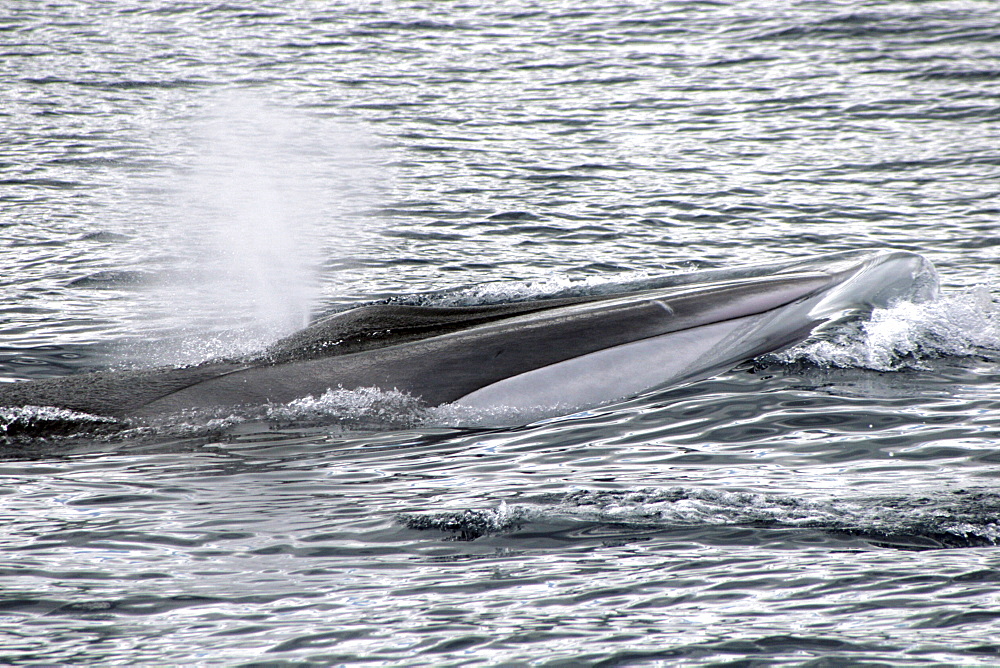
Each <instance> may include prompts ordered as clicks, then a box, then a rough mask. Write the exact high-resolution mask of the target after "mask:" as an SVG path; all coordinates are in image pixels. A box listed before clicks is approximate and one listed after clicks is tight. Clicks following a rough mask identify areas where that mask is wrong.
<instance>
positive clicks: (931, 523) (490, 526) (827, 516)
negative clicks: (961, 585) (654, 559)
mask: <svg viewBox="0 0 1000 668" xmlns="http://www.w3.org/2000/svg"><path fill="white" fill-rule="evenodd" d="M998 512H1000V495H997V494H994V493H991V492H985V491H969V490H955V491H951V492H946V493H942V494H939V495H935V496H934V497H933V498H930V497H907V496H895V497H892V496H884V497H874V498H858V499H836V498H834V499H825V500H806V499H800V498H795V497H792V496H783V495H777V494H760V493H751V492H727V491H718V490H699V489H685V488H672V489H650V488H645V489H638V490H633V491H586V490H584V491H575V492H571V493H568V494H565V495H561V496H556V497H553V498H551V499H543V500H539V501H536V502H534V503H519V504H508V503H506V502H501V503H500V504H499V506H497V507H496V508H492V509H462V510H458V511H445V512H436V513H435V512H432V513H404V514H401V515H399V516H398V518H397V519H398V521H399V522H400V523H401V524H402V525H404V526H406V527H407V528H410V529H415V530H421V531H426V530H434V531H442V532H445V533H448V534H451V536H452V538H453V539H456V540H475V539H476V538H480V537H483V536H488V535H493V534H506V533H512V532H515V531H518V530H521V529H524V528H530V525H531V524H541V523H545V524H552V523H556V524H559V523H569V524H613V525H624V526H631V527H635V528H643V529H647V530H650V531H657V530H663V529H677V528H704V527H755V528H767V529H802V530H819V531H825V532H836V533H847V534H851V535H858V536H861V537H864V538H867V539H869V540H871V541H873V542H876V543H895V544H894V545H893V546H895V547H906V548H910V549H919V548H933V547H959V546H977V545H994V544H996V543H998V542H1000V525H998V523H997V517H998Z"/></svg>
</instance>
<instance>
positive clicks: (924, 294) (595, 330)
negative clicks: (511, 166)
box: [0, 249, 938, 421]
mask: <svg viewBox="0 0 1000 668" xmlns="http://www.w3.org/2000/svg"><path fill="white" fill-rule="evenodd" d="M937 291H938V283H937V276H936V272H935V270H934V267H933V265H932V264H931V263H930V262H929V261H928V260H927V259H925V258H924V257H922V256H921V255H918V254H915V253H911V252H908V251H902V250H885V249H879V250H861V251H845V252H840V253H833V254H826V255H820V256H815V257H811V258H805V259H790V260H785V261H782V262H772V263H764V264H752V265H746V266H737V267H728V268H719V269H708V270H700V271H689V272H682V273H677V274H671V275H667V276H661V277H654V278H643V279H642V280H636V281H632V282H631V283H628V284H623V285H619V286H614V285H609V286H604V287H603V289H601V290H595V291H591V292H590V293H583V294H572V295H562V296H547V297H538V298H533V299H522V300H520V301H510V302H507V303H493V304H475V305H464V306H445V305H435V303H434V301H433V300H431V303H430V304H410V303H406V302H405V301H402V300H396V301H393V300H387V301H385V302H381V303H374V304H364V305H360V306H357V307H355V308H351V309H348V310H345V311H341V312H339V313H335V314H333V315H329V316H327V317H324V318H321V319H319V320H317V321H315V322H314V323H313V324H311V325H310V326H308V327H306V328H305V329H303V330H301V331H299V332H296V333H294V334H292V335H291V336H288V337H286V338H284V339H281V340H279V341H277V342H275V343H274V344H272V345H271V346H269V347H267V348H265V349H264V350H262V351H260V352H259V353H255V354H253V355H248V356H245V357H242V358H236V359H218V360H209V361H206V362H204V363H201V364H196V365H190V366H181V367H157V368H148V369H130V370H108V371H96V372H87V373H80V374H76V375H70V376H66V377H61V378H52V379H43V380H31V381H20V382H12V383H5V384H3V386H0V406H3V407H14V406H51V407H56V408H63V409H68V410H71V411H76V412H82V413H88V414H91V415H98V416H106V417H109V418H118V419H125V420H139V421H143V420H150V419H155V418H162V417H164V416H171V415H174V414H180V413H184V412H186V411H192V410H195V411H197V410H213V411H216V412H218V411H223V412H224V411H227V410H238V409H239V408H240V407H247V406H261V405H268V404H285V403H289V402H292V401H295V400H297V399H301V398H304V397H308V396H319V395H322V394H323V393H324V392H326V391H328V390H336V389H344V390H356V389H361V388H377V389H379V390H382V391H386V392H389V391H396V392H401V393H405V394H408V395H411V396H412V397H414V398H415V399H417V400H419V401H420V402H421V403H422V404H425V405H427V406H439V405H443V404H454V405H456V406H458V407H462V408H464V409H469V410H472V411H476V410H490V409H496V408H503V409H505V410H515V411H517V410H523V411H527V412H531V411H538V410H544V409H556V410H559V409H563V410H564V411H565V412H570V411H574V410H580V409H584V408H591V407H596V406H600V405H605V404H608V403H611V402H615V401H619V400H624V399H627V398H630V397H634V396H637V395H641V394H642V393H644V392H647V391H650V390H653V389H657V388H662V387H667V386H672V385H677V384H682V383H687V382H692V381H695V380H699V379H704V378H708V377H711V376H712V375H716V374H718V373H720V372H723V371H726V370H729V369H731V368H733V367H734V366H736V365H738V364H739V363H741V362H743V361H745V360H749V359H753V358H755V357H758V356H760V355H763V354H765V353H769V352H774V351H777V350H780V349H782V348H785V347H787V346H790V345H792V344H795V343H798V342H801V341H802V340H804V339H806V338H807V337H809V336H810V335H811V334H813V333H814V332H816V331H817V330H818V329H820V328H821V327H823V326H824V325H828V324H830V323H832V322H839V321H841V320H843V319H844V318H848V317H859V316H860V315H863V314H864V313H866V312H870V311H871V310H872V309H873V308H877V307H885V306H888V305H891V304H892V303H894V302H895V301H898V300H912V301H924V300H928V299H933V298H934V297H935V296H936V294H937Z"/></svg>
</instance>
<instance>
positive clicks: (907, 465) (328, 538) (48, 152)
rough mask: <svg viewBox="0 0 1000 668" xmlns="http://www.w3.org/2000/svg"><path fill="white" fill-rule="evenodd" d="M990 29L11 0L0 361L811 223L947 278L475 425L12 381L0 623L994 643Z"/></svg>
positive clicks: (577, 640) (956, 24)
mask: <svg viewBox="0 0 1000 668" xmlns="http://www.w3.org/2000/svg"><path fill="white" fill-rule="evenodd" d="M998 45H1000V22H998V20H997V16H996V7H995V5H994V4H993V3H992V2H974V1H965V0H961V1H958V0H956V1H953V2H949V1H941V2H937V1H930V2H921V3H909V2H863V3H834V2H824V3H813V2H767V3H757V2H738V3H729V2H683V1H682V2H674V3H659V2H635V3H618V4H610V5H609V4H606V3H596V2H588V1H587V0H583V1H581V2H575V3H569V4H564V3H555V2H552V3H548V2H547V3H536V4H531V3H522V2H495V3H490V4H489V6H488V7H487V6H482V7H479V6H475V5H464V4H455V3H435V4H430V3H428V4H423V3H416V2H386V3H349V2H344V3H324V4H322V5H320V4H317V3H309V2H283V3H280V4H279V3H274V4H272V5H266V4H262V3H255V4H253V5H252V6H251V5H240V4H218V5H211V4H202V3H180V2H169V1H158V2H142V3H140V2H134V3H128V2H117V3H97V2H72V3H71V2H65V3H61V2H53V3H46V4H37V3H30V2H15V3H13V4H12V5H11V6H10V7H8V8H7V11H6V12H5V14H4V16H3V17H0V52H2V57H0V72H2V74H3V79H4V81H5V85H4V88H3V93H0V225H2V227H3V250H2V252H0V281H2V282H0V286H2V291H3V301H2V303H0V323H2V332H3V338H2V339H0V374H2V377H3V380H11V381H13V380H21V379H30V378H42V377H53V376H59V375H65V374H68V373H74V372H79V371H82V370H85V369H91V368H105V367H108V366H120V365H135V364H161V363H186V362H195V361H200V360H203V359H206V358H208V357H211V356H213V355H217V354H228V353H232V352H242V351H247V350H253V349H256V348H259V347H261V346H263V345H266V344H267V343H269V342H270V341H272V340H274V339H275V338H277V337H278V336H280V335H283V334H286V333H288V332H290V331H293V330H295V329H296V328H298V327H300V326H301V325H302V324H304V323H305V322H306V321H307V320H308V318H309V317H310V316H311V315H316V314H319V313H323V312H326V311H329V310H332V309H336V308H342V307H343V306H345V305H348V304H355V303H359V302H364V301H366V300H371V299H382V298H387V297H392V296H405V295H411V297H410V298H411V299H414V298H415V299H420V298H421V295H424V294H426V293H428V292H432V291H439V290H451V291H453V292H452V293H449V294H457V295H460V296H462V297H463V298H465V299H471V300H479V301H496V300H503V299H509V298H511V297H517V296H525V295H527V296H530V295H538V294H549V293H554V292H558V291H560V290H564V289H566V288H567V287H568V286H580V285H584V286H590V287H591V288H593V287H595V286H597V287H600V286H601V285H604V284H607V283H616V282H621V281H629V280H634V279H635V278H636V277H642V276H654V275H659V274H664V273H668V272H674V271H678V270H684V269H690V268H699V267H716V266H725V265H729V264H740V263H748V262H757V261H772V260H776V259H780V258H785V257H793V256H794V257H798V256H803V257H804V256H809V255H813V254H818V253H823V252H831V251H837V250H846V249H859V248H870V247H883V246H891V247H896V248H903V249H908V250H913V251H916V252H919V253H921V254H923V255H925V256H926V257H927V258H928V259H930V260H932V261H933V262H934V263H935V265H936V266H937V267H938V269H939V271H940V273H941V278H942V284H943V287H944V295H943V297H942V299H940V300H938V301H936V302H932V303H930V304H927V305H910V304H900V305H898V306H896V307H895V308H892V309H888V310H884V311H879V312H876V313H875V314H873V318H872V319H871V320H870V321H869V322H867V323H847V324H845V325H844V326H843V327H842V328H841V329H840V330H839V331H837V332H834V333H833V334H832V335H830V336H828V337H827V338H825V339H824V340H822V341H814V342H810V343H808V344H806V345H805V346H802V347H800V348H798V349H796V350H795V351H792V352H790V353H785V354H782V355H780V356H769V357H767V358H764V359H760V360H756V361H755V362H753V363H750V364H745V365H743V366H741V367H740V368H738V369H736V370H734V371H732V372H729V373H727V374H723V375H722V376H719V377H716V378H713V379H710V380H707V381H704V382H700V383H696V384H693V385H689V386H685V387H679V388H678V387H675V388H665V389H663V390H661V391H659V392H656V393H653V394H650V395H648V396H643V397H639V398H636V399H633V400H631V401H628V402H624V403H621V404H617V405H614V406H610V407H606V408H603V409H599V410H594V411H589V412H584V413H578V414H575V415H572V416H567V417H563V418H558V419H552V420H547V421H544V422H540V423H533V424H528V425H525V426H522V427H518V428H512V429H475V428H467V427H462V426H460V425H458V426H457V425H456V424H455V422H454V420H453V419H452V418H453V416H449V415H447V414H436V415H431V416H428V415H426V414H424V413H423V412H421V411H420V410H418V409H416V408H414V406H413V405H411V404H410V403H408V402H407V401H406V399H405V397H393V396H385V395H366V394H364V393H355V394H350V393H348V394H345V395H343V396H332V397H327V398H325V399H324V400H317V402H316V403H313V404H310V405H309V406H290V407H285V409H284V410H285V411H286V412H285V413H278V414H274V415H272V416H271V418H270V420H264V421H263V422H255V423H247V422H234V421H228V422H227V421H225V420H221V421H217V422H214V423H211V424H208V425H206V424H204V423H201V424H181V423H175V424H171V425H166V426H164V425H161V426H160V428H159V429H155V428H154V429H145V430H143V429H138V430H134V431H132V432H128V433H126V434H124V435H122V434H104V433H102V432H101V430H100V428H96V429H94V430H91V431H90V432H88V433H85V434H83V435H76V436H73V435H68V436H67V435H59V432H60V426H61V425H64V424H65V422H66V421H65V416H60V415H52V414H46V413H44V412H42V413H39V412H35V413H31V414H30V415H29V416H27V418H26V417H25V416H24V415H20V416H18V415H13V416H12V415H9V414H6V415H5V416H3V417H4V419H5V420H6V425H7V432H6V434H7V435H6V437H5V441H4V445H3V446H2V451H0V452H2V461H0V476H2V478H0V479H2V481H3V484H2V486H0V496H2V502H0V527H2V529H0V536H2V538H0V618H2V619H3V624H2V625H0V639H2V640H0V662H6V663H13V664H33V665H34V664H73V663H79V664H84V663H133V664H205V665H207V664H226V665H238V664H266V665H311V664H316V665H326V664H337V663H353V662H360V661H363V660H364V661H370V662H376V663H383V664H405V665H458V664H467V663H472V664H476V663H490V662H494V663H503V664H506V665H511V664H520V663H538V664H546V665H559V664H569V665H579V664H581V663H585V664H592V663H593V664H604V665H624V664H634V663H654V664H655V663H660V664H664V665H733V664H735V663H736V662H740V661H745V662H750V663H753V662H758V663H759V664H760V665H781V664H786V665H801V664H803V663H808V662H810V661H813V662H815V665H835V664H842V663H846V662H858V663H860V662H865V661H870V662H875V661H881V662H884V663H890V664H893V665H952V664H959V663H960V664H964V665H976V664H982V665H995V663H996V662H997V661H998V655H1000V644H998V643H997V642H996V637H997V636H998V634H1000V607H998V600H1000V599H998V597H1000V556H998V552H997V547H996V544H997V542H998V541H1000V523H998V517H1000V515H998V513H1000V486H998V483H997V481H996V478H997V475H998V473H997V472H998V470H1000V469H998V467H997V464H998V463H1000V455H998V454H997V450H996V444H997V443H998V442H1000V417H998V416H1000V307H998V306H997V303H996V300H997V291H998V283H997V273H996V272H997V266H998V264H1000V251H998V245H1000V235H998V234H997V231H998V225H997V217H998V212H1000V203H998V190H1000V187H998V184H1000V178H998V177H1000V158H998V155H997V148H996V147H997V146H1000V106H998V99H1000V92H998V91H1000V89H998V87H997V82H998V80H1000V69H998V62H1000V46H998ZM414 296H415V297H414ZM25 420H28V421H31V420H34V421H35V426H37V422H38V421H41V420H49V422H47V423H45V425H46V428H47V429H48V432H47V433H48V434H49V435H48V436H46V437H45V438H38V437H32V436H29V435H24V434H20V435H19V434H18V432H17V430H18V429H19V428H20V427H21V426H23V425H24V424H25ZM824 661H826V662H827V663H823V662H824ZM739 665H750V664H748V663H740V664H739ZM754 665H757V664H754Z"/></svg>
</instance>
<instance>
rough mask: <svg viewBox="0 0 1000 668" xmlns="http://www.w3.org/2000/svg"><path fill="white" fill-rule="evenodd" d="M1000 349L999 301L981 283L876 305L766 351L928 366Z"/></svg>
mask: <svg viewBox="0 0 1000 668" xmlns="http://www.w3.org/2000/svg"><path fill="white" fill-rule="evenodd" d="M996 351H1000V305H998V304H997V303H996V302H995V301H994V300H993V298H992V296H991V294H990V292H989V291H988V290H987V289H986V288H985V287H983V286H978V287H975V288H970V289H968V290H964V291H961V292H957V293H954V294H946V295H943V296H941V297H939V298H938V299H935V300H933V301H928V302H922V303H913V302H899V303H897V304H895V305H893V306H891V307H889V308H879V309H875V310H874V311H873V312H872V314H871V317H870V318H869V319H867V320H855V321H850V322H845V323H841V324H840V325H838V326H837V327H835V328H832V329H830V330H829V331H827V332H825V333H824V334H823V335H821V336H820V337H817V338H815V339H811V340H809V341H806V342H804V343H802V344H800V345H797V346H795V347H793V348H790V349H789V350H786V351H784V352H781V353H777V354H773V355H770V356H768V357H770V358H772V359H776V360H777V361H779V362H786V363H792V362H807V363H810V364H814V365H816V366H820V367H840V368H850V367H857V368H863V369H874V370H876V371H896V370H900V369H907V368H910V369H924V368H926V364H925V362H926V360H928V359H935V358H939V357H947V356H959V357H968V356H974V355H983V354H988V353H990V352H996Z"/></svg>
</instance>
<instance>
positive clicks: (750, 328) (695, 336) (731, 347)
mask: <svg viewBox="0 0 1000 668" xmlns="http://www.w3.org/2000/svg"><path fill="white" fill-rule="evenodd" d="M929 267H930V265H929V264H928V263H927V262H926V260H924V259H923V258H920V257H917V256H902V257H900V256H882V257H876V258H874V259H873V260H872V261H869V262H868V263H866V264H865V265H864V266H863V267H861V268H860V269H859V270H858V271H857V272H856V273H855V274H854V275H852V276H851V277H849V278H848V279H847V280H845V281H843V282H842V283H840V284H839V285H836V286H834V287H833V288H831V289H830V290H827V291H824V292H822V293H820V294H818V295H816V296H814V297H811V298H809V299H805V300H801V301H798V302H794V303H792V304H788V305H786V306H783V307H780V308H776V309H773V310H770V311H767V312H765V313H760V314H757V315H750V316H745V317H742V318H735V319H732V320H725V321H722V322H716V323H712V324H708V325H702V326H700V327H694V328H691V329H687V330H683V331H678V332H671V333H669V334H664V335H662V336H656V337H652V338H649V339H643V340H641V341H634V342H632V343H628V344H625V345H620V346H615V347H613V348H608V349H605V350H600V351H597V352H594V353H590V354H588V355H583V356H581V357H576V358H573V359H570V360H566V361H564V362H559V363H557V364H552V365H549V366H546V367H542V368H540V369H535V370H533V371H529V372H527V373H523V374H520V375H518V376H512V377H510V378H505V379H504V380H501V381H499V382H496V383H493V384H491V385H487V386H486V387H483V388H480V389H478V390H476V391H475V392H471V393H469V394H467V395H465V396H464V397H461V398H460V399H458V401H456V402H455V405H457V406H459V407H462V408H468V409H472V410H484V411H489V410H495V409H498V408H505V409H510V410H512V411H515V412H516V411H524V412H529V413H534V412H545V411H546V409H552V408H558V409H559V410H560V412H563V413H565V412H566V411H567V409H568V410H582V409H585V408H592V407H596V406H600V405H603V404H607V403H610V402H613V401H618V400H621V399H626V398H628V397H632V396H636V395H638V394H642V393H643V392H646V391H649V390H651V389H654V388H656V387H660V386H663V385H668V384H676V383H680V382H690V381H694V380H699V379H701V378H707V377H709V376H711V375H713V374H716V373H719V372H721V371H724V370H726V369H728V368H731V367H732V366H733V365H735V364H737V363H739V362H741V361H743V360H746V359H750V358H752V357H754V356H756V355H760V354H763V353H764V352H768V351H771V350H775V349H776V348H780V347H783V346H785V345H788V344H790V343H793V342H795V340H796V336H802V335H804V333H805V332H808V331H809V329H810V328H812V327H814V326H816V325H818V324H821V323H822V322H824V321H826V320H830V319H833V318H836V317H838V316H839V315H840V314H842V313H844V312H845V311H850V310H852V309H858V308H863V307H871V306H887V305H888V304H889V303H890V302H892V301H894V300H896V299H912V298H915V299H918V300H923V299H927V298H930V297H932V296H933V293H934V292H935V291H936V281H934V280H930V281H925V282H921V281H920V280H919V279H920V278H921V275H922V274H923V273H926V272H928V271H931V272H933V269H929ZM931 278H932V279H933V276H932V277H931Z"/></svg>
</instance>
